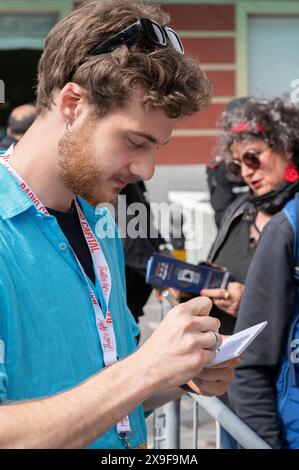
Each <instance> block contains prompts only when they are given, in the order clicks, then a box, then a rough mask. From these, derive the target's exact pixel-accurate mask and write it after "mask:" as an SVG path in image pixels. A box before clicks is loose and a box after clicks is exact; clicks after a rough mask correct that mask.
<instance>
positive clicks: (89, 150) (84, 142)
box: [58, 117, 139, 206]
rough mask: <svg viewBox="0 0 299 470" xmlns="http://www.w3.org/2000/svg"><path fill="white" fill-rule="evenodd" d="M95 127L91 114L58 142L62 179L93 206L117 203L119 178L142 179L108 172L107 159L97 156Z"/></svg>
mask: <svg viewBox="0 0 299 470" xmlns="http://www.w3.org/2000/svg"><path fill="white" fill-rule="evenodd" d="M95 126H96V120H95V119H94V118H92V117H89V118H87V119H86V121H85V122H84V123H83V124H82V126H81V127H80V128H79V129H78V130H76V131H75V132H66V133H65V134H64V135H63V137H62V138H61V139H60V141H59V142H58V172H59V176H60V178H61V180H62V181H63V183H64V184H65V186H66V187H67V188H68V189H69V190H70V191H72V193H73V194H75V195H79V196H82V197H83V198H84V199H85V200H86V201H87V202H88V203H89V204H91V205H93V206H97V205H98V204H102V203H107V202H115V200H116V199H117V196H118V194H119V192H120V191H121V190H120V189H119V188H117V187H116V185H115V184H114V186H115V188H114V189H113V190H112V185H113V181H114V182H115V180H116V179H120V180H122V181H124V182H125V183H127V184H129V183H132V182H133V183H135V182H137V181H139V178H136V177H133V176H125V177H124V176H122V175H114V176H113V177H111V174H110V176H109V175H108V174H107V172H106V171H105V168H107V162H105V161H101V159H99V157H97V158H95V146H94V134H95V130H94V129H95ZM109 183H110V184H109ZM105 188H106V189H105ZM109 188H110V190H109Z"/></svg>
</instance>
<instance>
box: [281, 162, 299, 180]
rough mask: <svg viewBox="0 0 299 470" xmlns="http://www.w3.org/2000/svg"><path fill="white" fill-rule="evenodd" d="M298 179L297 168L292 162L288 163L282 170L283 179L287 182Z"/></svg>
mask: <svg viewBox="0 0 299 470" xmlns="http://www.w3.org/2000/svg"><path fill="white" fill-rule="evenodd" d="M298 179H299V173H298V170H297V168H296V167H295V165H294V164H293V163H289V164H288V165H287V166H286V167H285V170H284V180H285V181H287V182H288V183H295V181H298Z"/></svg>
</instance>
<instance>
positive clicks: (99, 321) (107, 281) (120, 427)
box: [0, 147, 131, 442]
mask: <svg viewBox="0 0 299 470" xmlns="http://www.w3.org/2000/svg"><path fill="white" fill-rule="evenodd" d="M12 150H13V147H10V148H9V150H8V151H7V153H6V154H5V155H3V156H2V157H1V158H0V163H2V165H3V166H5V168H6V169H7V170H8V171H9V172H10V173H11V174H12V175H13V177H14V178H15V179H16V181H17V182H18V184H19V185H20V188H21V189H22V190H23V191H24V192H25V193H26V194H27V195H28V196H29V197H30V199H31V200H32V201H33V203H34V205H35V206H36V209H37V210H38V211H40V212H41V213H43V214H45V215H50V214H49V212H48V211H47V209H46V208H45V206H44V205H43V203H42V202H41V201H40V200H39V199H38V197H37V196H36V195H35V194H34V192H33V191H32V190H31V189H30V187H29V186H28V185H27V184H26V183H25V181H24V180H23V179H22V178H21V176H20V175H19V174H18V173H17V172H16V171H15V170H14V169H13V168H12V167H11V166H10V165H9V163H8V162H9V158H10V156H11V154H12ZM75 206H76V209H77V213H78V216H79V220H80V224H81V227H82V231H83V234H84V237H85V240H86V243H87V245H88V248H89V250H90V254H91V257H92V262H93V267H94V271H95V275H96V277H97V279H98V281H99V283H100V286H101V289H102V293H103V296H104V300H105V305H106V315H105V316H104V314H103V311H102V309H101V306H100V304H99V302H98V301H97V298H96V296H95V294H94V292H93V290H92V288H91V286H90V283H89V281H88V278H87V275H86V273H85V271H84V269H83V267H82V265H81V263H80V261H79V260H78V258H77V256H76V254H75V252H74V251H73V249H72V248H71V249H72V252H73V254H74V256H75V259H76V261H77V263H78V265H79V267H80V269H81V272H82V274H83V276H84V278H85V281H86V282H87V285H88V288H89V294H90V297H91V301H92V305H93V309H94V314H95V321H96V326H97V331H98V335H99V338H100V342H101V346H102V351H103V357H104V364H105V367H108V366H110V365H112V364H115V363H116V362H117V360H118V359H117V350H116V340H115V333H114V328H113V320H112V315H111V312H110V309H109V300H110V294H111V274H110V269H109V266H108V263H107V261H106V258H105V255H104V253H103V251H102V249H101V247H100V244H99V242H98V240H97V238H96V237H95V235H94V234H93V232H92V230H91V228H90V226H89V224H88V222H87V220H86V217H85V215H84V213H83V211H82V209H81V207H80V206H79V204H78V202H77V201H76V200H75ZM130 431H131V427H130V421H129V417H128V416H125V417H124V418H123V419H122V420H121V421H120V422H119V423H117V432H118V434H119V435H122V434H123V433H125V434H126V433H129V432H130ZM124 441H125V442H127V441H128V439H127V436H125V439H124Z"/></svg>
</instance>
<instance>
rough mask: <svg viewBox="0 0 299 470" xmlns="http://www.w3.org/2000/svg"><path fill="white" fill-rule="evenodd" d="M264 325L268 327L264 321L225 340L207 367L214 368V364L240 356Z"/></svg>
mask: <svg viewBox="0 0 299 470" xmlns="http://www.w3.org/2000/svg"><path fill="white" fill-rule="evenodd" d="M266 325H268V322H266V321H264V322H262V323H258V324H257V325H254V326H251V327H250V328H247V329H246V330H243V331H240V332H239V333H236V334H234V335H232V336H230V337H229V338H227V339H225V340H224V341H223V343H222V345H221V346H220V348H219V349H218V351H217V352H216V357H215V359H213V361H210V362H209V363H208V365H207V367H211V366H215V365H216V364H220V363H221V362H225V361H228V360H229V359H232V358H234V357H238V356H240V354H242V352H243V351H244V350H245V349H246V348H247V346H249V345H250V343H252V341H253V340H254V338H256V336H257V335H258V334H259V333H260V332H261V331H262V330H263V329H264V328H265V326H266Z"/></svg>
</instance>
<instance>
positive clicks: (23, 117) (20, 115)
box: [0, 104, 36, 150]
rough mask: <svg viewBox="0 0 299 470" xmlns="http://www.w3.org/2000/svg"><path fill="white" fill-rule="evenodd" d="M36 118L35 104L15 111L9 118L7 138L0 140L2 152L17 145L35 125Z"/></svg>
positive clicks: (19, 107) (25, 105)
mask: <svg viewBox="0 0 299 470" xmlns="http://www.w3.org/2000/svg"><path fill="white" fill-rule="evenodd" d="M35 118H36V109H35V106H34V105H33V104H23V105H22V106H18V107H17V108H15V109H13V110H12V112H11V113H10V115H9V117H8V125H7V129H6V136H5V137H4V138H3V139H2V140H0V150H7V149H8V148H9V147H10V146H11V145H13V144H16V143H17V142H18V141H19V140H20V139H21V137H23V135H24V134H25V132H26V131H27V130H28V129H29V127H30V126H31V124H33V122H34V120H35Z"/></svg>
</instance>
